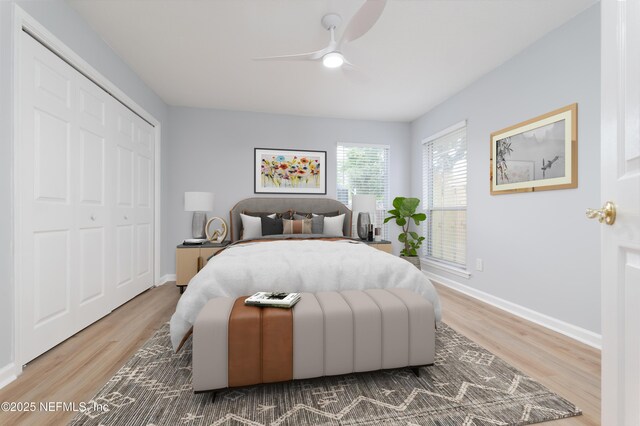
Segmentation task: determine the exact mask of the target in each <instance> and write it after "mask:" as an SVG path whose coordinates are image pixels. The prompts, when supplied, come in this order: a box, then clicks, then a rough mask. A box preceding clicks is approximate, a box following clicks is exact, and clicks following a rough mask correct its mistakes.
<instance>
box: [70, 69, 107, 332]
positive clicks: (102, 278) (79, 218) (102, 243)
mask: <svg viewBox="0 0 640 426" xmlns="http://www.w3.org/2000/svg"><path fill="white" fill-rule="evenodd" d="M77 82H78V91H77V105H78V108H77V110H78V112H77V124H78V126H77V127H78V141H77V152H76V153H75V156H76V161H75V162H74V166H75V168H76V169H77V172H76V173H77V174H76V177H77V179H76V182H77V183H76V185H74V187H75V188H76V191H77V198H76V199H77V205H76V213H77V215H76V226H77V228H78V240H77V241H76V242H74V243H75V244H77V246H78V247H77V249H78V254H77V256H78V257H77V258H75V259H74V263H75V265H77V271H75V272H76V273H77V276H78V282H77V288H76V289H74V291H73V294H74V296H75V300H73V302H74V306H76V307H77V315H76V328H77V329H82V328H84V327H86V326H87V325H89V324H91V323H93V322H94V321H96V319H98V318H101V317H103V316H104V315H106V314H108V313H109V312H111V310H112V308H113V290H112V288H110V287H112V286H110V283H112V282H113V275H114V274H113V268H112V267H111V263H112V259H113V258H114V257H113V237H112V233H111V232H110V229H111V211H110V208H109V206H110V204H111V203H112V199H113V196H112V194H111V191H110V186H109V173H111V170H109V169H108V166H109V165H110V164H113V154H114V146H113V143H112V141H111V139H110V132H109V129H108V124H109V123H108V121H107V101H108V99H109V95H107V94H106V93H105V92H104V91H103V90H102V89H100V88H99V87H97V86H96V85H95V84H94V83H93V82H91V81H90V80H89V79H87V78H86V77H84V76H81V75H78V76H77Z"/></svg>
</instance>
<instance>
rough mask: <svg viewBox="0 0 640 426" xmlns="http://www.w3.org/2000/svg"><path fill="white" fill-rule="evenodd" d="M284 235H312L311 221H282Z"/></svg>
mask: <svg viewBox="0 0 640 426" xmlns="http://www.w3.org/2000/svg"><path fill="white" fill-rule="evenodd" d="M282 233H283V234H311V219H303V220H289V219H282Z"/></svg>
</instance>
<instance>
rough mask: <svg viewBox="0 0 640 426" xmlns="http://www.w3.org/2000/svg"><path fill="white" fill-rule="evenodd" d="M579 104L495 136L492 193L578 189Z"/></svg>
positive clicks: (520, 124) (492, 144)
mask: <svg viewBox="0 0 640 426" xmlns="http://www.w3.org/2000/svg"><path fill="white" fill-rule="evenodd" d="M577 116H578V105H577V104H572V105H569V106H566V107H564V108H560V109H557V110H555V111H551V112H549V113H547V114H544V115H541V116H539V117H535V118H532V119H531V120H527V121H524V122H522V123H518V124H516V125H514V126H511V127H507V128H506V129H502V130H499V131H497V132H493V133H492V134H491V173H490V183H491V188H490V193H491V195H497V194H510V193H514V192H534V191H543V190H549V189H567V188H576V187H577V186H578V119H577Z"/></svg>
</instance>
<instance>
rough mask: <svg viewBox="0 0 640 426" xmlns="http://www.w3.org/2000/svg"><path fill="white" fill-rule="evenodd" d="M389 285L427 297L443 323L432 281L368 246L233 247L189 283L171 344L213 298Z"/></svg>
mask: <svg viewBox="0 0 640 426" xmlns="http://www.w3.org/2000/svg"><path fill="white" fill-rule="evenodd" d="M385 287H399V288H407V289H410V290H413V291H415V292H416V293H418V294H421V295H423V296H424V297H426V298H427V299H428V300H430V301H431V303H432V304H433V306H434V308H435V314H436V320H437V321H439V320H440V317H441V316H440V300H439V299H438V294H437V293H436V290H435V288H434V287H433V285H432V284H431V282H430V281H429V279H427V277H426V276H425V275H424V274H423V273H422V272H421V271H419V270H418V269H417V268H416V267H415V266H413V265H412V264H410V263H409V262H407V261H405V260H403V259H400V258H399V257H397V256H392V255H390V254H388V253H385V252H382V251H380V250H377V249H375V248H372V247H369V246H367V245H366V244H362V243H357V242H354V241H349V240H338V241H323V240H305V241H289V240H287V241H262V242H254V243H245V244H239V245H235V246H233V247H229V248H227V249H225V250H224V251H223V252H221V253H220V254H218V255H217V256H215V257H214V258H213V259H211V261H209V263H208V264H207V266H205V267H204V268H203V269H202V270H201V271H200V272H199V273H198V274H197V275H196V276H195V277H194V278H193V279H192V280H191V282H190V283H189V286H188V287H187V290H186V291H185V292H184V294H183V295H182V297H181V298H180V300H179V301H178V306H177V308H176V312H175V313H174V314H173V316H172V317H171V343H172V344H173V348H174V350H175V349H177V347H178V345H179V344H180V342H181V341H182V339H183V337H184V336H185V334H186V333H187V332H188V331H189V329H190V328H191V327H192V325H193V324H194V322H195V319H196V316H197V315H198V313H199V312H200V309H202V307H204V305H205V304H206V303H207V301H208V300H209V299H212V298H215V297H240V296H244V295H251V294H253V293H255V292H257V291H286V292H311V293H314V292H318V291H332V290H350V289H367V288H385Z"/></svg>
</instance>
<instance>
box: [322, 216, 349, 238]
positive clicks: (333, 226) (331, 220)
mask: <svg viewBox="0 0 640 426" xmlns="http://www.w3.org/2000/svg"><path fill="white" fill-rule="evenodd" d="M343 224H344V213H342V214H341V215H340V216H333V217H329V216H325V217H324V229H323V230H322V233H323V234H324V235H334V236H335V235H341V236H343V235H344V233H343V232H342V225H343Z"/></svg>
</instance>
